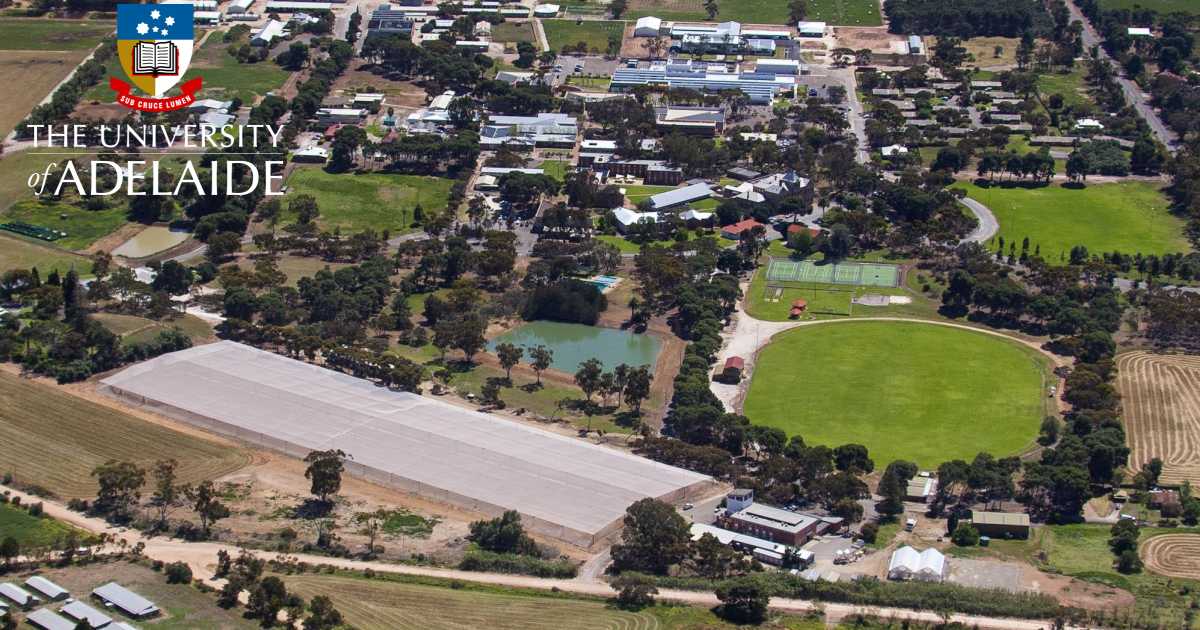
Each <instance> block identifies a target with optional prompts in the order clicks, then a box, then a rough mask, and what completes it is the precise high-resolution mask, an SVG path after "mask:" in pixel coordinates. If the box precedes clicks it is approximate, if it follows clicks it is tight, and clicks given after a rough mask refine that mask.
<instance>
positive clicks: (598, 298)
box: [521, 278, 608, 326]
mask: <svg viewBox="0 0 1200 630" xmlns="http://www.w3.org/2000/svg"><path fill="white" fill-rule="evenodd" d="M606 308H608V298H606V297H605V296H604V294H603V293H601V292H600V291H598V290H597V289H596V286H595V285H592V284H588V283H586V282H582V281H579V280H576V279H574V278H563V279H561V280H558V281H556V282H554V283H553V284H546V285H542V286H536V287H534V288H533V289H532V290H531V291H530V293H529V296H528V298H527V299H526V300H525V307H524V308H523V309H522V310H521V316H522V317H524V318H525V319H526V320H535V319H548V320H552V321H556V322H572V323H578V324H587V325H589V326H593V325H595V324H596V321H597V320H598V319H599V318H600V313H602V312H604V310H605V309H606Z"/></svg>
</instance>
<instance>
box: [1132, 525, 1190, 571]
mask: <svg viewBox="0 0 1200 630" xmlns="http://www.w3.org/2000/svg"><path fill="white" fill-rule="evenodd" d="M1138 553H1139V554H1140V555H1141V556H1142V562H1143V563H1145V565H1146V568H1147V569H1149V570H1150V571H1153V572H1154V573H1158V574H1160V575H1165V576H1168V577H1174V578H1186V579H1189V580H1200V534H1163V535H1162V536H1155V537H1153V538H1150V539H1149V540H1147V541H1146V542H1144V543H1142V546H1141V549H1139V550H1138Z"/></svg>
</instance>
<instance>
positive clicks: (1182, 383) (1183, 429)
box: [1117, 351, 1200, 485]
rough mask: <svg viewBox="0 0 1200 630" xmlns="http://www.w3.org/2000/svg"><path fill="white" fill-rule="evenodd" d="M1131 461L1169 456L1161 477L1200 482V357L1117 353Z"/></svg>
mask: <svg viewBox="0 0 1200 630" xmlns="http://www.w3.org/2000/svg"><path fill="white" fill-rule="evenodd" d="M1117 389H1118V390H1119V391H1120V393H1121V398H1122V407H1123V409H1124V416H1125V427H1126V430H1127V432H1128V434H1129V438H1128V439H1129V447H1130V448H1131V449H1132V453H1130V456H1129V466H1130V468H1131V469H1133V470H1137V469H1138V468H1140V467H1141V466H1142V465H1143V464H1145V463H1146V462H1148V461H1149V460H1150V459H1152V458H1155V457H1157V458H1159V459H1161V460H1162V461H1163V472H1162V476H1161V478H1160V479H1161V481H1162V483H1164V484H1171V485H1175V484H1182V483H1183V482H1184V481H1190V482H1191V483H1192V485H1197V484H1200V357H1196V356H1186V355H1160V354H1152V353H1149V352H1140V351H1139V352H1130V353H1126V354H1122V355H1121V356H1119V357H1117Z"/></svg>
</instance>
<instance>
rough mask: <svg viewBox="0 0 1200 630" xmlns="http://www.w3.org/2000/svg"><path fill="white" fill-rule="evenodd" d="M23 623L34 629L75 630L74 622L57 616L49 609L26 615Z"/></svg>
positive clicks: (40, 609) (41, 609)
mask: <svg viewBox="0 0 1200 630" xmlns="http://www.w3.org/2000/svg"><path fill="white" fill-rule="evenodd" d="M25 621H26V622H28V623H29V625H31V626H33V627H35V628H41V629H42V630H75V622H74V621H71V620H70V619H67V618H66V617H63V616H62V615H59V614H58V613H56V612H54V611H53V610H50V609H49V608H39V609H37V610H35V611H33V612H31V613H29V614H28V615H25Z"/></svg>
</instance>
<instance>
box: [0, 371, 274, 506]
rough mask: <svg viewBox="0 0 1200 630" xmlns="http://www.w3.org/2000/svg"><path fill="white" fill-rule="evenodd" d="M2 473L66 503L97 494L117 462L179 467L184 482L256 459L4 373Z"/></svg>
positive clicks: (0, 384) (0, 392)
mask: <svg viewBox="0 0 1200 630" xmlns="http://www.w3.org/2000/svg"><path fill="white" fill-rule="evenodd" d="M0 444H3V445H4V447H3V448H0V472H5V473H12V474H13V477H14V478H16V480H17V481H20V482H23V483H30V484H36V485H39V486H41V487H43V488H46V489H48V490H50V491H51V492H54V493H56V494H58V495H59V496H61V497H64V498H91V497H93V496H95V494H96V480H95V479H94V478H93V477H92V476H91V472H92V469H94V468H95V467H96V466H98V465H100V464H103V463H104V462H106V461H108V460H110V459H117V460H125V461H131V462H134V463H136V464H138V465H139V466H142V467H143V468H147V469H149V468H150V467H152V466H153V465H154V462H155V460H159V459H165V458H168V457H173V458H175V459H176V460H178V461H179V480H180V481H181V482H184V483H192V482H198V481H202V480H206V479H216V478H218V477H221V476H223V475H225V474H228V473H230V472H233V471H235V470H237V469H239V468H241V467H242V466H245V465H246V464H249V463H250V461H251V455H250V452H249V451H247V450H245V449H241V448H231V447H230V446H229V445H228V444H225V443H220V442H217V441H209V440H206V439H203V438H201V437H198V436H196V435H194V434H190V433H183V432H179V431H175V430H172V429H170V428H167V427H165V426H162V425H158V424H153V423H151V422H148V421H146V420H142V419H140V418H137V417H135V416H133V415H130V414H126V413H123V412H121V411H118V410H116V409H113V408H111V407H107V406H104V405H100V404H98V403H94V402H91V401H89V400H85V399H83V398H80V397H77V396H74V395H72V394H69V393H67V392H65V391H61V389H59V388H57V387H52V386H49V385H43V384H41V383H34V382H31V381H29V380H26V379H23V378H21V377H19V376H15V375H13V374H10V373H7V372H0Z"/></svg>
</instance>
